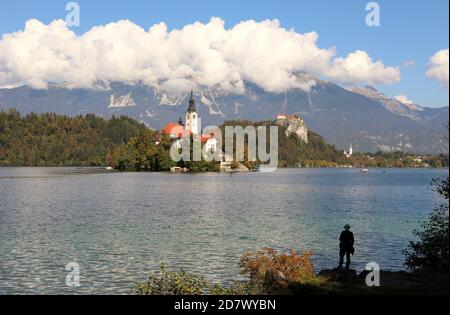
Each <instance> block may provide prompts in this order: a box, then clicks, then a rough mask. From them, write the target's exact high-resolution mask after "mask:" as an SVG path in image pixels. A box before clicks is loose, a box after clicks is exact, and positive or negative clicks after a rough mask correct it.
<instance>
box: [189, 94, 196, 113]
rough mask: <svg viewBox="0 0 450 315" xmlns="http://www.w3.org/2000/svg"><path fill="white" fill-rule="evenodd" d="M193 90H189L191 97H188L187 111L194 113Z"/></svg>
mask: <svg viewBox="0 0 450 315" xmlns="http://www.w3.org/2000/svg"><path fill="white" fill-rule="evenodd" d="M196 112H197V108H195V98H194V91H192V90H191V98H190V99H189V107H188V113H196Z"/></svg>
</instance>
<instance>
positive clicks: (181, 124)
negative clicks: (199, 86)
mask: <svg viewBox="0 0 450 315" xmlns="http://www.w3.org/2000/svg"><path fill="white" fill-rule="evenodd" d="M200 121H201V119H200V116H199V114H198V111H197V107H196V105H195V98H194V92H193V91H191V96H190V98H189V106H188V108H187V111H186V114H185V119H184V121H183V118H180V120H179V121H178V123H173V122H169V123H168V124H167V125H166V126H165V127H164V128H163V129H162V130H161V133H162V134H165V135H168V136H169V137H170V139H172V140H173V141H178V140H180V139H182V138H186V137H190V136H191V135H192V136H194V137H199V138H200V140H201V143H202V144H204V145H205V146H206V150H207V151H209V152H215V151H216V149H217V140H216V139H215V138H214V136H213V135H203V134H202V130H200V129H201V123H200Z"/></svg>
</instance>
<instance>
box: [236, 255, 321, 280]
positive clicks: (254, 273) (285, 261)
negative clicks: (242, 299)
mask: <svg viewBox="0 0 450 315" xmlns="http://www.w3.org/2000/svg"><path fill="white" fill-rule="evenodd" d="M312 255H313V253H312V252H309V251H306V252H303V253H302V254H299V253H297V252H296V251H294V250H290V251H289V252H287V253H279V252H278V251H277V250H275V249H272V248H265V249H263V250H260V251H257V252H256V253H246V254H244V255H243V256H242V257H241V260H240V267H241V268H242V274H247V275H249V276H250V278H252V279H254V278H258V277H262V276H264V275H265V274H266V272H267V271H276V272H281V273H282V274H283V275H284V276H285V277H286V278H287V279H290V280H293V281H297V282H302V281H305V280H308V279H310V278H312V277H313V276H314V268H313V263H312V261H311V257H312Z"/></svg>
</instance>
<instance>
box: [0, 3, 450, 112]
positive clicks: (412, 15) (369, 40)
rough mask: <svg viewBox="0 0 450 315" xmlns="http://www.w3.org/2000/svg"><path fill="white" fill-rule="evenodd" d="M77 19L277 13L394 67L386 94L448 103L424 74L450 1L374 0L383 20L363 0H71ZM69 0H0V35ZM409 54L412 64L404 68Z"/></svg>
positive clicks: (45, 17)
mask: <svg viewBox="0 0 450 315" xmlns="http://www.w3.org/2000/svg"><path fill="white" fill-rule="evenodd" d="M77 2H78V3H79V4H80V7H81V25H80V26H79V27H76V28H73V30H74V31H75V32H76V33H78V34H82V33H84V32H86V31H88V30H89V29H90V28H92V27H93V26H97V25H102V24H106V23H108V22H113V21H117V20H120V19H129V20H131V21H132V22H134V23H136V24H138V25H140V26H142V27H144V28H145V29H147V28H148V27H150V26H152V25H154V24H155V23H159V22H165V23H166V24H167V26H168V27H169V29H174V28H181V27H183V26H184V25H186V24H190V23H193V22H195V21H200V22H205V23H206V22H208V21H209V20H210V18H211V17H213V16H217V17H220V18H222V19H224V20H225V22H226V27H227V28H228V27H232V26H233V25H235V24H237V23H239V22H240V21H242V20H248V19H254V20H256V21H261V20H264V19H278V20H279V21H280V23H281V26H282V27H284V28H287V29H290V28H294V29H295V30H296V31H297V32H299V33H305V32H310V31H315V32H317V33H318V34H319V40H318V46H319V47H321V48H329V47H332V46H335V47H336V49H337V54H338V55H339V56H345V55H347V54H348V53H350V52H352V51H355V50H358V49H360V50H364V51H367V52H368V53H369V54H370V56H371V57H372V58H373V59H375V60H378V59H380V60H382V61H383V63H384V65H386V66H399V67H400V70H401V81H400V82H398V83H394V84H390V85H380V86H377V87H378V88H379V89H380V90H382V91H383V92H385V93H386V94H388V95H389V96H396V95H399V94H404V95H407V96H408V98H409V99H411V100H413V101H414V102H415V103H417V104H420V105H423V106H430V107H436V106H448V103H449V97H448V88H444V87H442V86H441V85H440V84H439V82H437V81H436V80H432V79H430V78H428V77H426V75H425V72H426V71H427V68H428V65H429V59H430V57H431V56H433V55H434V54H435V53H436V52H437V51H439V50H441V49H447V48H448V47H449V42H448V38H449V16H448V11H449V2H448V0H432V1H417V0H416V1H407V0H395V1H392V0H389V1H385V0H379V1H377V2H378V3H379V4H380V7H381V26H380V27H375V28H369V27H367V26H366V24H365V17H366V14H367V12H366V11H365V5H366V3H367V2H368V1H361V0H343V1H335V0H315V1H312V0H311V1H299V0H292V1H288V0H286V1H284V0H278V1H272V0H265V1H261V0H259V1H257V0H240V1H236V0H227V1H225V0H224V1H211V0H210V1H205V0H191V1H181V0H168V1H133V0H128V1H105V0H100V1H98V0H97V1H92V0H90V1H85V0H79V1H77ZM66 3H67V1H58V0H40V1H24V0H15V1H8V2H5V1H3V2H2V4H1V5H0V21H1V22H0V34H5V33H11V32H14V31H18V30H22V29H23V28H24V24H25V21H27V20H28V19H31V18H35V19H38V20H40V21H42V22H44V23H49V22H51V21H52V20H55V19H58V18H62V19H64V18H65V15H66V13H67V12H66V11H65V4H66ZM407 60H414V61H415V65H414V66H412V67H405V66H404V65H403V64H404V62H405V61H407Z"/></svg>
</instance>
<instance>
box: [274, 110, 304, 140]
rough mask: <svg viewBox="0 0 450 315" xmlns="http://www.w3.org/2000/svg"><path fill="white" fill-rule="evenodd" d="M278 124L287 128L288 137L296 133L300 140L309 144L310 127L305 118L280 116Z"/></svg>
mask: <svg viewBox="0 0 450 315" xmlns="http://www.w3.org/2000/svg"><path fill="white" fill-rule="evenodd" d="M276 123H277V124H278V125H280V126H284V127H287V129H286V137H289V136H290V135H291V134H293V133H295V134H296V135H297V136H298V137H299V139H300V140H302V141H303V142H304V143H308V127H307V126H306V124H305V122H304V120H303V118H301V117H299V116H297V115H288V116H286V115H278V117H277V121H276Z"/></svg>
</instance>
